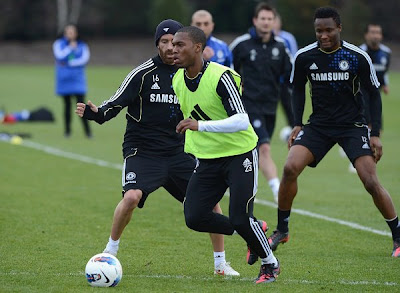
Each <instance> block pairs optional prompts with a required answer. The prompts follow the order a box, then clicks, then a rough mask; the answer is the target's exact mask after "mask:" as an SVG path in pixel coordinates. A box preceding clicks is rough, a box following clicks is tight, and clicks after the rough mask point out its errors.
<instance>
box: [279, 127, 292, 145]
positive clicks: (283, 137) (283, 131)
mask: <svg viewBox="0 0 400 293" xmlns="http://www.w3.org/2000/svg"><path fill="white" fill-rule="evenodd" d="M291 132H292V127H290V126H285V127H283V128H282V129H281V131H280V132H279V138H280V139H281V141H283V142H287V141H288V139H289V135H290V133H291Z"/></svg>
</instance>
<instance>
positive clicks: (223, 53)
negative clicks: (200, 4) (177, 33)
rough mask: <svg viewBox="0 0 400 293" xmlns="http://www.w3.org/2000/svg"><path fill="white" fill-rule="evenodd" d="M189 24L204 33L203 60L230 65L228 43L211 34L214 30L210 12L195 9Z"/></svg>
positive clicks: (230, 57)
mask: <svg viewBox="0 0 400 293" xmlns="http://www.w3.org/2000/svg"><path fill="white" fill-rule="evenodd" d="M191 25H192V26H196V27H198V28H199V29H201V30H202V31H203V32H204V33H205V35H206V38H207V42H206V47H205V48H204V51H203V58H204V60H207V61H213V62H217V63H219V64H221V65H225V66H228V67H231V65H232V53H231V51H230V50H229V47H228V45H227V44H226V43H225V42H224V41H222V40H220V39H217V38H216V37H214V36H213V35H212V33H213V31H214V21H213V17H212V15H211V13H210V12H208V11H207V10H197V11H196V12H195V13H193V15H192V24H191Z"/></svg>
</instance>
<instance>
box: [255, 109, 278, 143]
mask: <svg viewBox="0 0 400 293" xmlns="http://www.w3.org/2000/svg"><path fill="white" fill-rule="evenodd" d="M249 119H250V122H251V125H252V126H253V128H254V131H255V132H256V134H257V136H258V145H260V144H263V143H268V144H269V143H270V142H271V138H272V135H273V134H274V129H275V120H276V115H275V114H255V113H249Z"/></svg>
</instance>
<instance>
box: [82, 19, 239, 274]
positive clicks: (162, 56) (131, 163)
mask: <svg viewBox="0 0 400 293" xmlns="http://www.w3.org/2000/svg"><path fill="white" fill-rule="evenodd" d="M181 27H183V26H182V24H180V23H179V22H177V21H174V20H171V19H168V20H164V21H162V22H161V23H160V24H159V25H158V26H157V29H156V33H155V43H156V46H157V48H158V55H157V56H155V57H153V58H151V59H149V60H147V61H146V62H144V63H142V64H141V65H139V66H138V67H136V68H135V69H133V70H132V71H131V72H130V73H129V74H128V75H127V77H126V78H125V80H124V81H123V82H122V84H121V86H120V87H119V88H118V90H117V91H116V93H115V94H114V95H113V96H112V97H111V98H110V99H108V100H106V101H104V102H103V103H102V105H101V106H100V107H97V106H95V105H94V104H93V103H92V102H91V101H88V104H87V105H85V104H83V103H78V104H77V109H76V113H77V114H78V115H79V116H81V117H84V118H86V119H89V120H95V121H96V122H97V123H99V124H102V123H104V122H106V121H108V120H110V119H112V118H114V117H115V116H116V115H117V114H118V113H119V112H120V111H121V110H122V109H123V108H125V107H128V110H127V113H126V119H127V126H126V132H125V135H124V142H123V145H122V147H123V156H124V166H123V170H122V185H123V186H122V189H123V191H122V193H123V198H122V200H121V201H120V202H119V204H118V205H117V207H116V209H115V212H114V218H113V223H112V228H111V235H110V238H109V241H108V243H107V246H106V248H105V250H104V252H108V253H111V254H113V255H116V254H117V252H118V247H119V240H120V237H121V235H122V232H123V230H124V229H125V227H126V225H127V224H128V223H129V221H130V220H131V217H132V213H133V210H134V209H135V208H136V207H139V208H143V205H144V203H145V201H146V199H147V197H148V196H149V195H150V194H151V193H152V192H153V191H155V190H156V189H158V188H159V187H164V188H165V189H166V190H167V191H168V192H169V193H170V194H171V195H172V196H173V197H175V198H176V199H177V200H178V201H180V202H183V201H184V199H185V193H186V188H187V185H188V182H189V179H190V177H191V175H192V173H193V170H194V168H195V166H196V161H195V159H194V158H193V157H191V156H190V155H188V154H186V153H184V151H183V146H184V136H183V135H182V134H178V133H176V130H175V129H176V126H177V124H178V122H179V121H180V120H182V118H183V115H182V112H181V111H180V106H179V102H178V99H177V97H176V95H175V93H174V92H173V89H172V77H173V75H174V74H175V72H176V70H177V68H176V67H175V65H174V56H173V51H172V50H173V46H172V40H173V37H174V34H175V32H176V31H178V30H179V29H180V28H181ZM214 212H217V213H222V211H221V208H220V206H219V204H217V205H216V206H215V207H214ZM210 238H211V242H212V244H213V249H214V265H215V270H214V274H218V275H228V276H238V275H239V273H238V272H236V271H235V270H234V269H233V268H232V267H231V266H230V264H229V263H227V262H226V261H225V251H224V238H223V235H221V234H211V233H210Z"/></svg>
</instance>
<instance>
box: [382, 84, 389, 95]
mask: <svg viewBox="0 0 400 293" xmlns="http://www.w3.org/2000/svg"><path fill="white" fill-rule="evenodd" d="M383 92H384V93H385V95H388V94H389V87H388V86H387V85H384V86H383Z"/></svg>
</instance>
